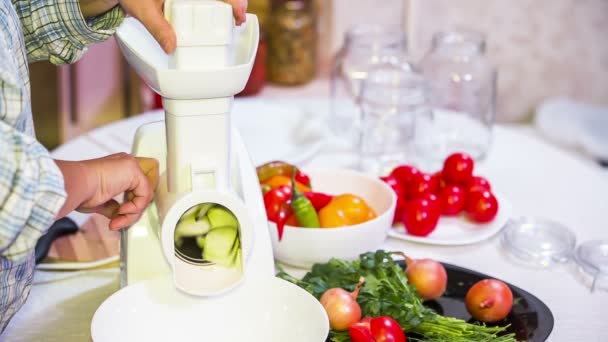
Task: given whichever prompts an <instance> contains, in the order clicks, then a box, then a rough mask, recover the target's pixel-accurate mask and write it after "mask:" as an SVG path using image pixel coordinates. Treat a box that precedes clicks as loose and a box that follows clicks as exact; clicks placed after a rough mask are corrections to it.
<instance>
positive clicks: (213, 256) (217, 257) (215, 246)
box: [203, 227, 240, 267]
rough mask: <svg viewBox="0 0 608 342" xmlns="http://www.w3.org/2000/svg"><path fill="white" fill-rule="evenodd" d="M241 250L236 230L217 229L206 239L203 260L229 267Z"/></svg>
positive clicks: (231, 228)
mask: <svg viewBox="0 0 608 342" xmlns="http://www.w3.org/2000/svg"><path fill="white" fill-rule="evenodd" d="M239 249H240V244H239V240H238V231H237V229H236V228H233V227H219V228H215V229H212V230H210V231H209V233H207V236H206V238H205V246H204V248H203V259H205V260H209V261H211V262H215V263H217V264H220V265H223V266H226V267H228V266H230V265H231V264H232V263H233V260H234V255H235V254H236V253H237V252H238V250H239Z"/></svg>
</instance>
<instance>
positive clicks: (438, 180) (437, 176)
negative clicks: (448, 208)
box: [431, 171, 447, 194]
mask: <svg viewBox="0 0 608 342" xmlns="http://www.w3.org/2000/svg"><path fill="white" fill-rule="evenodd" d="M431 177H432V178H433V180H432V182H434V183H435V184H437V185H436V187H435V191H436V193H437V194H439V192H441V189H443V187H444V186H446V185H447V183H446V181H445V179H443V173H442V172H441V171H437V172H435V173H433V175H432V176H431Z"/></svg>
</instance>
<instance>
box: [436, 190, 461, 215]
mask: <svg viewBox="0 0 608 342" xmlns="http://www.w3.org/2000/svg"><path fill="white" fill-rule="evenodd" d="M465 195H466V194H465V192H464V190H463V189H462V188H461V187H459V186H458V185H447V186H445V187H444V188H443V189H441V192H440V193H439V201H440V203H441V208H442V213H443V214H444V215H447V216H456V215H458V214H460V212H461V211H462V210H463V209H464V203H465V199H466V196H465Z"/></svg>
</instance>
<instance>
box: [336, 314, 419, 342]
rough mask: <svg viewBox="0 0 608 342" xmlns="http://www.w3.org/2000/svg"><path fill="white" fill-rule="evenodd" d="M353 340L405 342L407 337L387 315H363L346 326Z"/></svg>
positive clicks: (359, 341) (361, 341) (362, 341)
mask: <svg viewBox="0 0 608 342" xmlns="http://www.w3.org/2000/svg"><path fill="white" fill-rule="evenodd" d="M348 333H349V335H350V338H351V340H352V341H353V342H406V341H407V338H406V336H405V333H404V332H403V329H401V326H400V325H399V323H398V322H397V321H395V320H394V319H393V318H391V317H388V316H380V317H376V318H373V319H372V318H371V317H365V318H363V319H362V320H360V321H359V322H357V323H355V324H353V325H351V326H350V327H349V328H348Z"/></svg>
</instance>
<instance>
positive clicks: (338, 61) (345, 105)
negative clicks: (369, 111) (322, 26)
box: [328, 25, 406, 146]
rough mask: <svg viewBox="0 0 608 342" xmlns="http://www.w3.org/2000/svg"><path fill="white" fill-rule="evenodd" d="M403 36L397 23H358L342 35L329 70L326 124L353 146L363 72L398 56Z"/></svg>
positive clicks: (402, 44) (357, 130) (402, 51)
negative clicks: (338, 48) (329, 108)
mask: <svg viewBox="0 0 608 342" xmlns="http://www.w3.org/2000/svg"><path fill="white" fill-rule="evenodd" d="M405 50H406V36H405V32H403V31H402V30H401V29H400V28H398V27H392V26H382V25H359V26H355V27H353V28H351V29H350V30H349V31H348V32H347V33H346V35H345V38H344V45H343V46H342V48H341V49H340V50H339V52H338V53H337V54H336V57H335V58H334V64H333V68H332V72H331V80H330V83H331V86H330V87H331V89H330V91H331V115H330V117H329V122H328V124H329V127H330V128H331V130H332V131H333V133H334V135H335V136H336V137H338V138H339V139H342V140H344V141H345V142H346V143H348V144H351V145H352V146H356V144H357V143H358V139H359V136H360V131H359V128H360V124H361V122H360V121H361V111H360V108H359V106H358V103H357V102H358V97H359V95H360V91H361V84H362V82H363V80H365V78H366V76H367V72H368V70H369V69H370V68H372V67H373V66H374V65H377V64H378V63H380V62H382V61H386V60H387V59H390V58H392V57H399V58H401V57H402V56H403V55H404V54H405Z"/></svg>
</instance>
